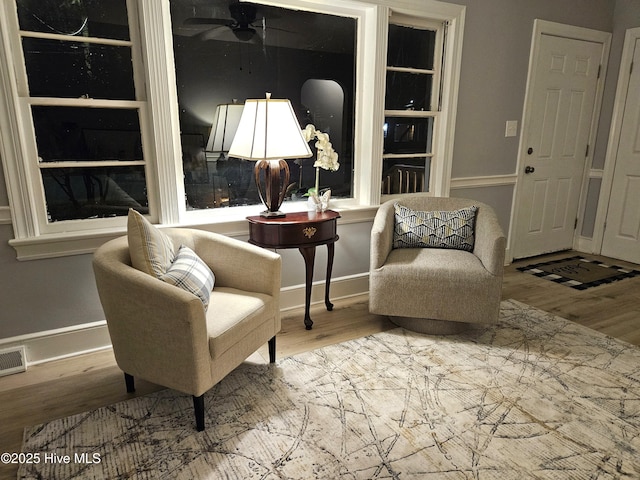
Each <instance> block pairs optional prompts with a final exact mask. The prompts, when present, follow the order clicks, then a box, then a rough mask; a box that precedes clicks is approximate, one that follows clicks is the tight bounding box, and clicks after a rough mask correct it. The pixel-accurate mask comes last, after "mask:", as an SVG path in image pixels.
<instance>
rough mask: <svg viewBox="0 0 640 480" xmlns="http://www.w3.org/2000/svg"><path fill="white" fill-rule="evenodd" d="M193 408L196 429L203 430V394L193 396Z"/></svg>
mask: <svg viewBox="0 0 640 480" xmlns="http://www.w3.org/2000/svg"><path fill="white" fill-rule="evenodd" d="M193 409H194V411H195V413H196V430H198V431H199V432H202V431H203V430H204V395H200V396H199V397H196V396H195V395H194V396H193Z"/></svg>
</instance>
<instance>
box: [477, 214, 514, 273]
mask: <svg viewBox="0 0 640 480" xmlns="http://www.w3.org/2000/svg"><path fill="white" fill-rule="evenodd" d="M505 246H506V238H505V236H504V233H503V232H502V228H501V227H500V223H499V222H498V217H497V216H496V214H495V213H494V212H493V210H490V209H488V208H486V207H485V208H483V207H482V206H480V208H479V209H478V214H477V218H476V238H475V245H474V249H473V253H474V255H475V256H477V257H478V258H479V259H480V261H481V262H482V264H483V265H484V268H486V269H487V270H488V271H489V272H490V273H491V274H492V275H502V273H503V271H504V256H505Z"/></svg>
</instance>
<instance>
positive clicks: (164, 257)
mask: <svg viewBox="0 0 640 480" xmlns="http://www.w3.org/2000/svg"><path fill="white" fill-rule="evenodd" d="M127 238H128V239H129V255H130V256H131V264H132V265H133V267H134V268H137V269H138V270H141V271H143V272H146V273H148V274H149V275H153V276H154V277H157V278H160V277H161V276H162V275H164V274H165V272H166V271H167V269H168V268H169V267H170V266H171V263H172V262H173V259H174V258H175V249H174V246H173V241H172V240H171V238H169V237H168V236H167V235H166V234H165V233H163V232H161V231H160V230H158V229H157V228H156V227H154V226H153V225H151V223H150V222H149V220H147V219H146V218H144V217H143V216H142V215H141V214H140V213H138V212H137V211H136V210H134V209H133V208H130V209H129V217H128V218H127Z"/></svg>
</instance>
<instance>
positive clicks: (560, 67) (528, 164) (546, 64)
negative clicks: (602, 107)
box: [513, 34, 604, 258]
mask: <svg viewBox="0 0 640 480" xmlns="http://www.w3.org/2000/svg"><path fill="white" fill-rule="evenodd" d="M603 49H604V46H603V44H602V43H599V42H592V41H584V40H577V39H573V38H564V37H559V36H554V35H544V34H543V35H541V36H540V38H539V48H538V51H537V52H538V53H537V57H536V58H535V59H534V63H533V64H532V65H533V68H534V71H533V73H532V77H531V78H530V80H529V81H530V83H529V91H528V93H527V96H528V97H529V96H530V97H531V101H530V102H528V104H527V105H528V106H527V111H526V112H525V116H526V117H528V118H526V119H525V121H526V124H527V126H528V128H527V131H526V132H523V142H522V147H523V148H524V152H523V153H522V157H521V158H522V161H521V162H520V163H521V166H522V169H523V172H521V173H522V174H521V175H520V176H519V180H518V181H519V184H518V189H519V196H518V205H517V207H516V219H515V231H514V232H515V239H514V242H513V253H514V257H516V258H522V257H528V256H533V255H539V254H542V253H546V252H553V251H558V250H564V249H568V248H571V247H572V246H573V237H574V230H575V219H576V217H577V212H578V203H579V200H580V193H581V185H582V179H583V174H584V169H585V162H586V152H587V142H588V139H589V132H590V130H591V123H592V116H593V112H594V107H595V99H596V91H597V86H598V68H599V65H600V59H601V57H602V53H603Z"/></svg>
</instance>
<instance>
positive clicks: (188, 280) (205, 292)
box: [160, 245, 216, 310]
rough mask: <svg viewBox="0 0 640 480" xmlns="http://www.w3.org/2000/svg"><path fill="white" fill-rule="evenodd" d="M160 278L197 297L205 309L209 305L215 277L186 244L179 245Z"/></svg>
mask: <svg viewBox="0 0 640 480" xmlns="http://www.w3.org/2000/svg"><path fill="white" fill-rule="evenodd" d="M160 278H161V280H164V281H165V282H167V283H170V284H171V285H175V286H176V287H180V288H182V289H184V290H186V291H187V292H191V293H193V294H194V295H196V296H197V297H199V298H200V300H202V303H203V304H204V308H205V310H206V309H207V307H208V306H209V299H210V298H211V291H212V290H213V285H214V283H215V281H216V277H215V276H214V275H213V272H212V271H211V269H210V268H209V266H208V265H207V264H206V263H204V261H202V259H201V258H200V257H199V256H198V254H196V252H194V251H193V250H191V249H190V248H189V247H187V246H186V245H180V248H179V249H178V254H177V255H176V259H175V260H174V262H173V263H172V264H171V266H170V267H169V270H167V273H165V274H164V275H163V276H162V277H160Z"/></svg>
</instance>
